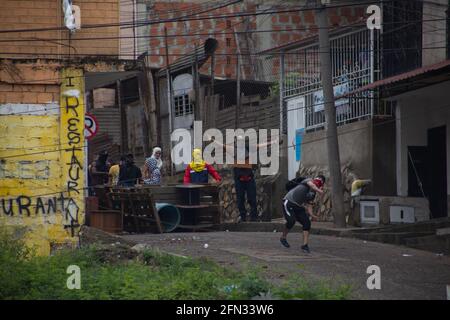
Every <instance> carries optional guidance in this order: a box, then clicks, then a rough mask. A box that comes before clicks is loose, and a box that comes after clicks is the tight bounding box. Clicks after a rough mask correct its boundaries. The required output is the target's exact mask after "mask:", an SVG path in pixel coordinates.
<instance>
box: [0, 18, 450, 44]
mask: <svg viewBox="0 0 450 320" xmlns="http://www.w3.org/2000/svg"><path fill="white" fill-rule="evenodd" d="M449 20H450V18H439V19H428V20H415V21H393V22H387V23H382V24H381V25H382V26H387V25H396V24H405V26H403V27H407V26H408V25H411V24H416V23H422V22H435V21H449ZM241 23H242V22H239V23H236V24H235V25H237V24H241ZM365 25H366V24H365V23H361V24H354V25H346V26H340V27H333V26H329V27H325V28H320V27H303V28H287V29H277V30H273V29H267V30H257V29H253V30H246V31H230V32H224V31H214V32H208V33H178V34H177V33H175V34H168V35H167V37H168V38H177V37H196V36H210V35H227V34H238V35H239V34H252V33H277V32H292V31H315V30H320V29H328V30H330V31H336V30H338V29H341V28H342V29H360V28H361V27H364V26H365ZM228 29H230V28H227V29H226V30H228ZM445 30H446V29H441V28H440V29H435V30H430V31H428V32H433V31H445ZM164 37H165V36H164V35H146V36H145V35H143V36H135V37H133V36H112V37H92V38H78V39H71V40H72V41H94V40H116V39H133V38H136V39H142V38H143V39H148V38H150V39H151V38H164ZM50 40H59V41H68V40H69V38H65V39H56V38H33V39H1V40H0V42H34V41H50ZM162 48H163V47H159V49H162ZM156 49H158V48H156Z"/></svg>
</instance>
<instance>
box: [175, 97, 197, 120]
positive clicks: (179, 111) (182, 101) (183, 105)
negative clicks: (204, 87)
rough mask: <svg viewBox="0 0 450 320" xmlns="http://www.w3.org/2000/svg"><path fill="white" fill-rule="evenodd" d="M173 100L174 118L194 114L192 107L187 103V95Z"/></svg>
mask: <svg viewBox="0 0 450 320" xmlns="http://www.w3.org/2000/svg"><path fill="white" fill-rule="evenodd" d="M173 99H174V108H175V117H182V116H185V115H188V114H192V113H194V106H193V105H192V103H190V101H189V95H187V94H185V95H182V96H176V97H174V98H173Z"/></svg>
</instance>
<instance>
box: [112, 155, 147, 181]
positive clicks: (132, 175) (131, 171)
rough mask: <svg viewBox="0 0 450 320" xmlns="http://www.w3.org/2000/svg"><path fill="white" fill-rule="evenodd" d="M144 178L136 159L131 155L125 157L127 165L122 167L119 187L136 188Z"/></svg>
mask: <svg viewBox="0 0 450 320" xmlns="http://www.w3.org/2000/svg"><path fill="white" fill-rule="evenodd" d="M141 178H142V172H141V169H139V168H138V167H137V166H136V165H135V164H134V157H133V155H132V154H131V153H130V154H128V155H127V156H126V157H125V163H123V164H122V165H121V166H120V173H119V183H118V185H119V186H123V187H134V186H135V185H136V184H139V181H140V180H141Z"/></svg>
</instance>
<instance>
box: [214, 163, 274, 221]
mask: <svg viewBox="0 0 450 320" xmlns="http://www.w3.org/2000/svg"><path fill="white" fill-rule="evenodd" d="M220 175H221V176H222V178H223V181H222V183H221V184H220V186H219V201H220V203H219V204H220V209H219V210H220V211H221V212H220V214H221V217H222V223H233V222H237V221H238V218H239V210H238V208H237V200H236V190H235V188H234V179H233V173H232V169H230V168H226V169H222V170H220ZM278 177H279V174H277V175H274V176H259V175H258V174H257V175H256V200H257V207H258V214H259V218H258V219H260V220H262V221H270V220H271V219H272V218H274V216H275V213H274V212H273V206H272V204H273V202H276V201H277V200H280V199H276V198H274V197H273V195H274V193H273V192H272V190H273V189H274V188H275V184H276V183H277V180H278ZM246 208H247V214H248V215H249V214H250V206H249V205H248V202H247V201H246Z"/></svg>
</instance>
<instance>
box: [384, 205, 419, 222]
mask: <svg viewBox="0 0 450 320" xmlns="http://www.w3.org/2000/svg"><path fill="white" fill-rule="evenodd" d="M389 216H390V218H391V223H414V222H416V219H415V215H414V207H407V206H390V207H389Z"/></svg>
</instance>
